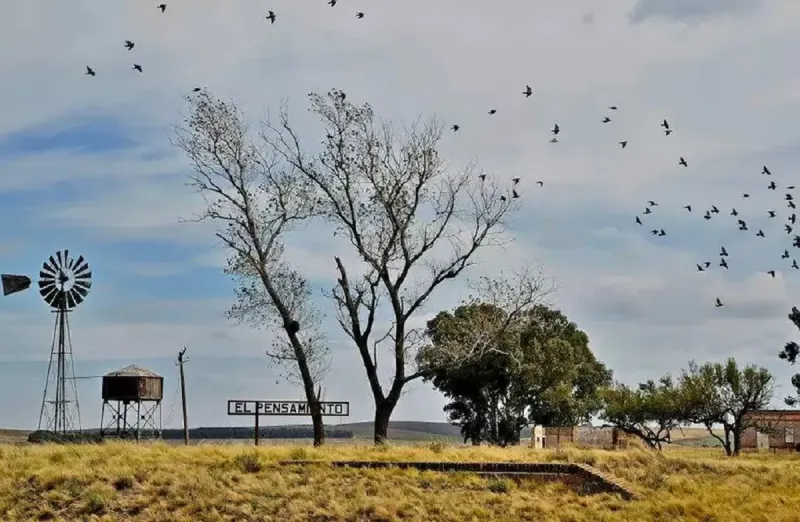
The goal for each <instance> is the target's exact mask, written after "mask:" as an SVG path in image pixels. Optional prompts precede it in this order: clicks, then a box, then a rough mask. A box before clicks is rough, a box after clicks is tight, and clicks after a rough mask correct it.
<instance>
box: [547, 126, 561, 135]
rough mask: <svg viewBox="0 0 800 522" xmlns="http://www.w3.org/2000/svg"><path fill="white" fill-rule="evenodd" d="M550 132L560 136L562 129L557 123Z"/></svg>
mask: <svg viewBox="0 0 800 522" xmlns="http://www.w3.org/2000/svg"><path fill="white" fill-rule="evenodd" d="M550 132H552V133H553V134H558V133H559V132H561V127H559V126H558V123H556V124H555V125H553V130H551V131H550Z"/></svg>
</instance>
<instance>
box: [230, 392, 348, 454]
mask: <svg viewBox="0 0 800 522" xmlns="http://www.w3.org/2000/svg"><path fill="white" fill-rule="evenodd" d="M319 406H320V408H321V409H322V415H323V416H325V417H349V416H350V403H349V402H330V401H320V403H319ZM228 415H235V416H252V417H255V433H254V436H255V445H256V446H258V440H259V417H261V416H267V417H284V416H286V417H299V416H305V415H311V405H310V404H309V403H308V402H306V401H258V400H235V399H232V400H229V401H228Z"/></svg>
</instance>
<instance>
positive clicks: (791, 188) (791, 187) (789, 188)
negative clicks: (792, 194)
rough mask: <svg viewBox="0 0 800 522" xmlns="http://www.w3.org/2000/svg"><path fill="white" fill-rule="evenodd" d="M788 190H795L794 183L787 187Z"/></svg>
mask: <svg viewBox="0 0 800 522" xmlns="http://www.w3.org/2000/svg"><path fill="white" fill-rule="evenodd" d="M786 190H794V185H789V186H788V187H786Z"/></svg>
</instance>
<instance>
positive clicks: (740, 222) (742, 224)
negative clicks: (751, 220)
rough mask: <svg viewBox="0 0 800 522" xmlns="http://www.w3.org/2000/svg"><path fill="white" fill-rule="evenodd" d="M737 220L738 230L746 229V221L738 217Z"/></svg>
mask: <svg viewBox="0 0 800 522" xmlns="http://www.w3.org/2000/svg"><path fill="white" fill-rule="evenodd" d="M738 221H739V230H747V223H745V222H744V220H743V219H740V220H738Z"/></svg>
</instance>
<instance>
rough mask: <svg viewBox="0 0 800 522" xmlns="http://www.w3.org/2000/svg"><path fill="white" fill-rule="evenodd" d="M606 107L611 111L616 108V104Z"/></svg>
mask: <svg viewBox="0 0 800 522" xmlns="http://www.w3.org/2000/svg"><path fill="white" fill-rule="evenodd" d="M608 109H609V110H612V111H615V110H617V106H616V105H612V106H611V107H609V108H608Z"/></svg>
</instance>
